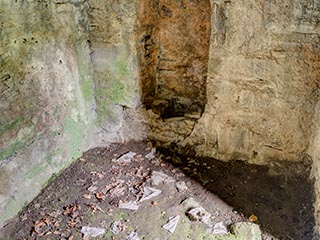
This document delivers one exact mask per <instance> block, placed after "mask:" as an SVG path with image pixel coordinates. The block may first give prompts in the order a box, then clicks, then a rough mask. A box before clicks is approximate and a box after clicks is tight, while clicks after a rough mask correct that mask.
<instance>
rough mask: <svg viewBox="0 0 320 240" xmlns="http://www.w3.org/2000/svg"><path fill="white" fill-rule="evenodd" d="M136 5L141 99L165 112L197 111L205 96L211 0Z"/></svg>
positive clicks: (173, 114) (165, 114)
mask: <svg viewBox="0 0 320 240" xmlns="http://www.w3.org/2000/svg"><path fill="white" fill-rule="evenodd" d="M138 7H139V22H140V30H139V32H138V50H139V56H140V58H139V60H140V64H141V84H142V98H143V101H144V103H145V105H146V106H147V108H152V109H153V111H157V112H158V113H160V115H161V116H162V117H163V118H172V117H180V116H184V114H186V113H193V112H196V113H201V112H202V111H203V109H204V106H205V102H206V91H205V90H206V73H207V66H208V51H209V43H210V30H211V28H210V26H211V24H210V1H209V0H205V1H165V0H160V1H156V2H155V1H149V0H143V1H139V4H138ZM159 101H161V102H163V105H161V106H160V105H159Z"/></svg>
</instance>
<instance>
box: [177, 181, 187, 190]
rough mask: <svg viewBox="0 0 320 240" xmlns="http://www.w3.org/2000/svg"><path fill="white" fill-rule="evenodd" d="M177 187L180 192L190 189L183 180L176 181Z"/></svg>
mask: <svg viewBox="0 0 320 240" xmlns="http://www.w3.org/2000/svg"><path fill="white" fill-rule="evenodd" d="M176 188H177V190H178V192H183V191H186V190H188V189H189V188H188V186H187V184H186V183H185V182H183V181H178V182H176Z"/></svg>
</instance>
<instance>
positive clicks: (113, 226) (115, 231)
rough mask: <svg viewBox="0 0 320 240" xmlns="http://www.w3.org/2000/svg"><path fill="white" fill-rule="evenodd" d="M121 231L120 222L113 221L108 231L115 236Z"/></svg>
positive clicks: (122, 226) (122, 227)
mask: <svg viewBox="0 0 320 240" xmlns="http://www.w3.org/2000/svg"><path fill="white" fill-rule="evenodd" d="M123 229H124V225H123V224H122V223H121V221H115V222H113V223H112V224H111V226H110V231H111V232H112V233H113V234H115V235H117V234H119V233H121V232H122V231H123Z"/></svg>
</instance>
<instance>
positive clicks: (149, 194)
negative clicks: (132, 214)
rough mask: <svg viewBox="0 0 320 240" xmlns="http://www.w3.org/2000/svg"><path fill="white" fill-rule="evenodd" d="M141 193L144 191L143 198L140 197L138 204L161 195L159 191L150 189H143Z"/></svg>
mask: <svg viewBox="0 0 320 240" xmlns="http://www.w3.org/2000/svg"><path fill="white" fill-rule="evenodd" d="M143 191H144V193H143V196H142V197H141V199H140V200H139V202H143V201H146V200H149V199H151V198H154V197H156V196H158V195H159V194H160V193H161V190H159V189H155V188H151V187H144V188H143Z"/></svg>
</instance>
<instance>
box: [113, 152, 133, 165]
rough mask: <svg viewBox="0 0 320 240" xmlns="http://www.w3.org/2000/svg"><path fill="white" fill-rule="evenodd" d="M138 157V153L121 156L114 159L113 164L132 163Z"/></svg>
mask: <svg viewBox="0 0 320 240" xmlns="http://www.w3.org/2000/svg"><path fill="white" fill-rule="evenodd" d="M136 155H137V153H135V152H131V151H130V152H127V153H125V154H123V155H121V156H120V157H118V158H114V159H112V162H116V163H130V162H131V161H132V159H133V158H134V157H135V156H136Z"/></svg>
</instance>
